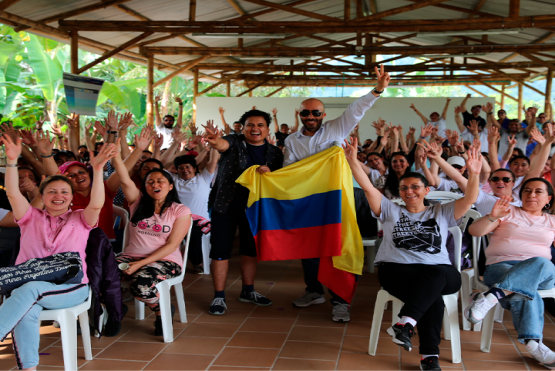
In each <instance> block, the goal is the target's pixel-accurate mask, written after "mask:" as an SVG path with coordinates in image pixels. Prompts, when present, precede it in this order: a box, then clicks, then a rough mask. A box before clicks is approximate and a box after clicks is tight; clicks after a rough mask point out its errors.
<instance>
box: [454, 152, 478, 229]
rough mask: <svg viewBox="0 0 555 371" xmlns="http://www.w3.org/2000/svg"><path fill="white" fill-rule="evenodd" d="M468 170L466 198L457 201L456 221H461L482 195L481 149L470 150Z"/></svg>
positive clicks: (467, 162) (467, 163)
mask: <svg viewBox="0 0 555 371" xmlns="http://www.w3.org/2000/svg"><path fill="white" fill-rule="evenodd" d="M467 153H468V160H467V161H466V169H467V171H468V183H467V185H466V190H465V191H464V196H463V197H462V198H459V199H458V200H456V201H455V219H460V218H462V217H463V216H464V214H466V212H467V211H468V210H469V209H470V208H471V207H472V205H473V204H474V203H475V202H476V200H477V199H478V194H479V193H480V172H481V170H482V153H481V152H480V149H479V148H471V149H469V150H468V152H467Z"/></svg>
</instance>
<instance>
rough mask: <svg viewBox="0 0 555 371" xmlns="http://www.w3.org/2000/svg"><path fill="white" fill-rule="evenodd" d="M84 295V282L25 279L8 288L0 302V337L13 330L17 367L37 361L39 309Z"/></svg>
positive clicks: (86, 291) (72, 302)
mask: <svg viewBox="0 0 555 371" xmlns="http://www.w3.org/2000/svg"><path fill="white" fill-rule="evenodd" d="M88 295H89V288H88V286H87V285H86V284H77V285H76V284H62V285H56V284H54V283H50V282H42V281H34V282H27V283H26V284H24V285H22V286H20V287H18V288H17V289H15V290H13V291H12V293H11V296H10V297H9V298H8V299H6V301H4V303H3V304H2V305H1V306H0V318H1V319H2V320H0V340H4V339H5V338H6V336H8V334H10V333H11V332H12V331H13V334H12V338H13V348H14V351H15V358H16V361H17V366H18V367H19V368H20V369H22V368H30V367H34V366H36V365H38V364H39V340H40V334H39V331H40V322H39V316H40V312H41V311H42V310H43V309H62V308H68V307H73V306H75V305H77V304H80V303H82V302H84V301H85V300H87V297H88Z"/></svg>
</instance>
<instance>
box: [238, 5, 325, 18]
mask: <svg viewBox="0 0 555 371" xmlns="http://www.w3.org/2000/svg"><path fill="white" fill-rule="evenodd" d="M314 1H316V0H297V1H293V2H291V3H285V5H289V6H297V5H302V4H307V3H312V2H314ZM277 11H279V9H274V8H267V9H264V10H259V11H256V12H252V13H250V14H248V15H247V14H245V15H242V16H240V17H236V18H232V19H228V21H244V20H247V19H251V18H252V17H257V16H261V15H265V14H269V13H273V12H277Z"/></svg>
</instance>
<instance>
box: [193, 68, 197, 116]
mask: <svg viewBox="0 0 555 371" xmlns="http://www.w3.org/2000/svg"><path fill="white" fill-rule="evenodd" d="M194 73H195V76H194V79H193V123H194V124H195V125H196V124H197V96H198V68H195V70H194Z"/></svg>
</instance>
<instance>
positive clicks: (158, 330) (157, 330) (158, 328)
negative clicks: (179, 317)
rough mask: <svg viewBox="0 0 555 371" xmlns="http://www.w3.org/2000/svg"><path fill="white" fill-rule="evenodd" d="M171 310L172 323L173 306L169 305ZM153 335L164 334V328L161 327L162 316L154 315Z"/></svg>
mask: <svg viewBox="0 0 555 371" xmlns="http://www.w3.org/2000/svg"><path fill="white" fill-rule="evenodd" d="M171 311H172V324H173V315H174V314H175V307H174V306H173V304H172V306H171ZM154 336H164V330H163V328H162V316H156V321H154Z"/></svg>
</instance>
